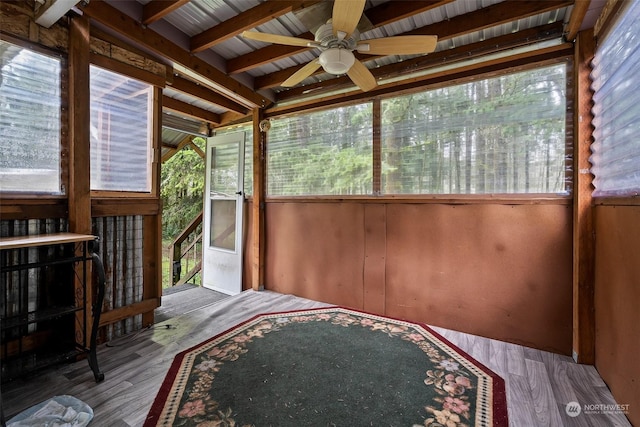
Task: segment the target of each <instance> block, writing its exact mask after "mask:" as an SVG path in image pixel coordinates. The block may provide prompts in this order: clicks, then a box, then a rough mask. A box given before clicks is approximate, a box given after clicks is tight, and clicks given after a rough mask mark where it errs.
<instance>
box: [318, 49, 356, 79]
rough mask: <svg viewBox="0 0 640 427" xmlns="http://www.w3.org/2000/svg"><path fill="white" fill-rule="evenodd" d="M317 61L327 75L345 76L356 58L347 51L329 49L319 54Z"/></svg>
mask: <svg viewBox="0 0 640 427" xmlns="http://www.w3.org/2000/svg"><path fill="white" fill-rule="evenodd" d="M319 60H320V65H322V68H324V70H325V71H326V72H327V73H331V74H345V73H346V72H347V71H349V69H350V68H351V66H353V63H354V62H355V61H356V57H355V56H353V53H352V52H351V51H349V50H347V49H341V48H330V49H327V50H325V51H324V52H322V53H321V54H320V58H319Z"/></svg>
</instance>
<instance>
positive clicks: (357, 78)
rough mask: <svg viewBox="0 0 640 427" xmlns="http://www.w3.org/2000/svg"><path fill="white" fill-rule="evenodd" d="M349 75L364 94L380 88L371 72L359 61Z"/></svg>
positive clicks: (352, 67)
mask: <svg viewBox="0 0 640 427" xmlns="http://www.w3.org/2000/svg"><path fill="white" fill-rule="evenodd" d="M347 75H348V76H349V77H350V78H351V80H353V82H354V83H355V84H356V85H357V86H358V87H359V88H360V89H362V91H363V92H367V91H370V90H371V89H374V88H375V87H376V86H378V82H377V81H376V78H375V77H374V76H373V74H371V71H369V69H368V68H367V67H366V66H365V65H364V64H363V63H362V62H360V61H358V60H357V59H356V62H354V63H353V65H352V66H351V68H350V69H349V71H347Z"/></svg>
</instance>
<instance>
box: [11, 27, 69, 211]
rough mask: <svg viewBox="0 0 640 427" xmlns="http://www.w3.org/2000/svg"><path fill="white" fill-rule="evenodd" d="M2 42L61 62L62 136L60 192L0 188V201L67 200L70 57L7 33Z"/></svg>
mask: <svg viewBox="0 0 640 427" xmlns="http://www.w3.org/2000/svg"><path fill="white" fill-rule="evenodd" d="M0 40H3V41H5V42H8V43H11V44H14V45H16V46H20V47H22V48H24V49H28V50H30V51H33V52H35V53H38V54H41V55H45V56H49V57H52V58H56V59H58V60H59V61H60V135H59V150H60V153H59V158H58V161H59V165H60V191H59V193H51V192H48V191H2V189H1V188H0V200H4V201H5V202H6V201H7V200H10V199H16V200H29V199H39V200H42V198H43V197H46V198H47V199H53V200H66V199H67V198H68V193H67V189H68V188H69V155H68V153H69V147H70V142H69V133H68V130H67V129H68V123H69V114H68V111H69V108H68V106H69V72H68V65H69V62H68V56H67V53H66V52H64V51H60V50H56V49H53V48H49V47H47V46H43V45H40V44H37V43H34V42H30V41H27V40H23V39H20V38H17V37H14V36H11V35H9V34H6V33H2V32H0Z"/></svg>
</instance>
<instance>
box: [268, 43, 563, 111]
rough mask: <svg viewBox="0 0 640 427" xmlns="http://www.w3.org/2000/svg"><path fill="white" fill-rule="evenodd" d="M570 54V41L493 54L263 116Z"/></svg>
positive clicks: (414, 88) (554, 58)
mask: <svg viewBox="0 0 640 427" xmlns="http://www.w3.org/2000/svg"><path fill="white" fill-rule="evenodd" d="M572 55H573V45H572V44H571V43H563V44H561V45H557V46H551V47H548V48H545V49H540V50H537V51H532V52H524V53H521V54H518V55H513V56H508V57H504V58H496V59H493V60H490V61H486V62H482V63H475V64H470V65H467V66H464V67H460V68H455V69H452V70H443V71H440V72H437V73H433V74H429V75H426V76H417V77H412V78H408V79H406V80H402V81H399V82H393V83H387V84H384V85H380V86H378V87H377V88H376V89H373V90H370V91H369V92H362V91H361V90H359V89H357V88H356V89H354V90H353V91H351V92H346V93H339V94H335V95H328V96H326V97H320V98H314V99H309V100H304V101H302V102H299V103H296V104H287V105H284V106H280V107H277V106H276V107H273V108H269V109H267V110H265V112H264V114H265V117H275V116H280V115H286V114H292V113H297V112H300V111H301V110H306V111H309V110H316V109H322V108H325V107H327V106H337V105H345V104H349V103H352V102H357V101H361V100H365V99H371V98H374V97H376V96H379V95H387V94H390V93H402V92H404V91H413V90H416V89H417V88H421V87H425V86H430V85H437V84H443V83H448V84H451V82H453V81H456V80H465V79H468V78H470V77H473V76H477V75H478V74H491V73H499V72H501V71H504V69H505V68H516V67H524V66H527V65H529V64H532V63H536V62H546V61H554V60H557V59H558V58H562V57H567V56H572Z"/></svg>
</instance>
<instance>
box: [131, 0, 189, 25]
mask: <svg viewBox="0 0 640 427" xmlns="http://www.w3.org/2000/svg"><path fill="white" fill-rule="evenodd" d="M189 1H190V0H162V1H160V0H152V1H150V2H149V3H147V4H145V5H144V8H143V9H142V23H143V24H144V25H149V24H151V23H154V22H156V21H159V20H160V19H162V18H164V17H165V16H167V15H168V14H170V13H171V12H173V11H174V10H178V9H179V8H180V7H182V6H183V5H185V4H187V3H189Z"/></svg>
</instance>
